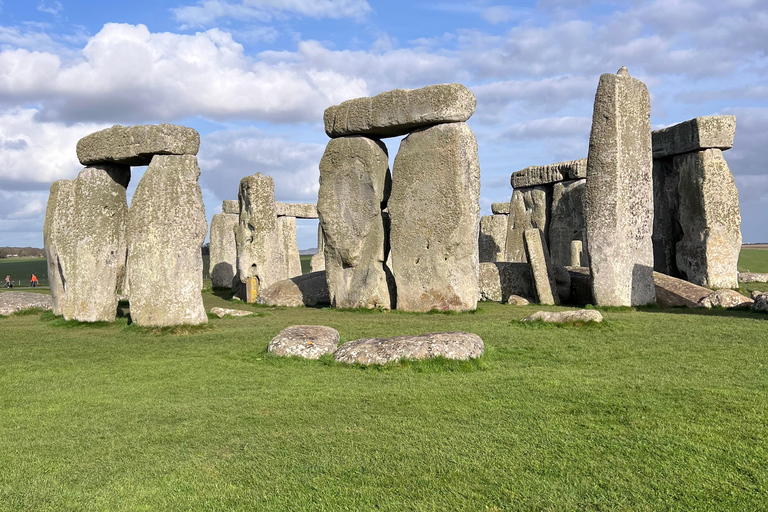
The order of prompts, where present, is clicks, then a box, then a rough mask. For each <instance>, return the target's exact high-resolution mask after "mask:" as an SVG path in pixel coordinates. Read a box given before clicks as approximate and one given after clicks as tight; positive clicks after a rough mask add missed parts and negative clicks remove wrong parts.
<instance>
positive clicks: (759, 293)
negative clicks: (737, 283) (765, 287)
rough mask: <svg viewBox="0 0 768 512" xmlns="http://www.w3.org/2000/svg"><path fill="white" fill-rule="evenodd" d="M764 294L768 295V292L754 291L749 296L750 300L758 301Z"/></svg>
mask: <svg viewBox="0 0 768 512" xmlns="http://www.w3.org/2000/svg"><path fill="white" fill-rule="evenodd" d="M764 293H768V292H764V291H762V290H752V293H750V294H749V298H750V299H752V300H756V299H757V297H759V296H760V295H762V294H764Z"/></svg>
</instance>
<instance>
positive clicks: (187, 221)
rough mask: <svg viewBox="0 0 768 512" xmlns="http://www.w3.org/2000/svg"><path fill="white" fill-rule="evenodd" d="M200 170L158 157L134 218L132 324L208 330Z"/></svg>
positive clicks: (134, 205) (188, 160) (186, 161)
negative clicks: (199, 326) (186, 325)
mask: <svg viewBox="0 0 768 512" xmlns="http://www.w3.org/2000/svg"><path fill="white" fill-rule="evenodd" d="M199 177H200V167H199V166H198V164H197V158H196V157H195V156H192V155H155V156H154V157H153V158H152V161H151V162H150V164H149V167H147V170H146V172H145V173H144V176H143V177H142V178H141V181H140V182H139V185H138V187H136V192H135V193H134V195H133V199H132V201H131V208H130V210H129V212H128V228H127V238H128V264H127V282H128V287H129V301H130V304H131V319H132V320H133V321H134V322H135V323H136V324H137V325H141V326H152V327H163V326H170V325H182V324H192V325H196V324H204V323H207V322H208V317H207V315H206V312H205V307H204V306H203V298H202V294H201V290H202V288H203V257H202V252H201V250H200V248H201V247H202V245H203V242H204V241H205V234H206V231H207V229H208V224H207V222H206V220H205V207H204V206H203V195H202V192H201V190H200V185H198V183H197V180H198V178H199Z"/></svg>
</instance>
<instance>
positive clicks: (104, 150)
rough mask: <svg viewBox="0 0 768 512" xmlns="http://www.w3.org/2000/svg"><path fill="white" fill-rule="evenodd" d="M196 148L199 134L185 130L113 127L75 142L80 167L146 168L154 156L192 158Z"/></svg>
mask: <svg viewBox="0 0 768 512" xmlns="http://www.w3.org/2000/svg"><path fill="white" fill-rule="evenodd" d="M199 148H200V134H199V133H197V131H196V130H194V129H192V128H187V127H185V126H179V125H177V124H156V125H155V124H144V125H137V126H120V125H115V126H113V127H111V128H107V129H105V130H101V131H98V132H94V133H92V134H90V135H86V136H85V137H83V138H82V139H80V140H79V141H77V158H78V160H80V163H81V164H83V165H91V164H98V163H108V162H114V163H118V164H124V165H149V162H150V161H151V160H152V157H153V156H155V155H196V154H197V150H198V149H199Z"/></svg>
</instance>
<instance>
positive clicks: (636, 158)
mask: <svg viewBox="0 0 768 512" xmlns="http://www.w3.org/2000/svg"><path fill="white" fill-rule="evenodd" d="M650 112H651V103H650V97H649V94H648V89H647V88H646V87H645V84H644V83H643V82H641V81H640V80H636V79H634V78H631V77H630V76H629V73H628V72H627V70H626V68H622V69H620V70H619V73H617V74H615V75H612V74H604V75H602V76H601V77H600V83H599V85H598V87H597V93H596V94H595V108H594V114H593V117H592V132H591V135H590V139H589V158H588V161H587V185H586V224H587V239H588V240H589V247H588V250H589V263H590V268H591V270H592V276H593V288H594V297H595V301H596V302H597V304H598V305H601V306H637V305H642V304H648V303H650V302H653V301H654V299H655V290H654V285H653V243H652V240H651V234H652V230H653V184H652V166H653V159H652V156H651V123H650Z"/></svg>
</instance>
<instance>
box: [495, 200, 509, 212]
mask: <svg viewBox="0 0 768 512" xmlns="http://www.w3.org/2000/svg"><path fill="white" fill-rule="evenodd" d="M491 212H492V213H493V214H494V215H509V203H508V202H507V203H491Z"/></svg>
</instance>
